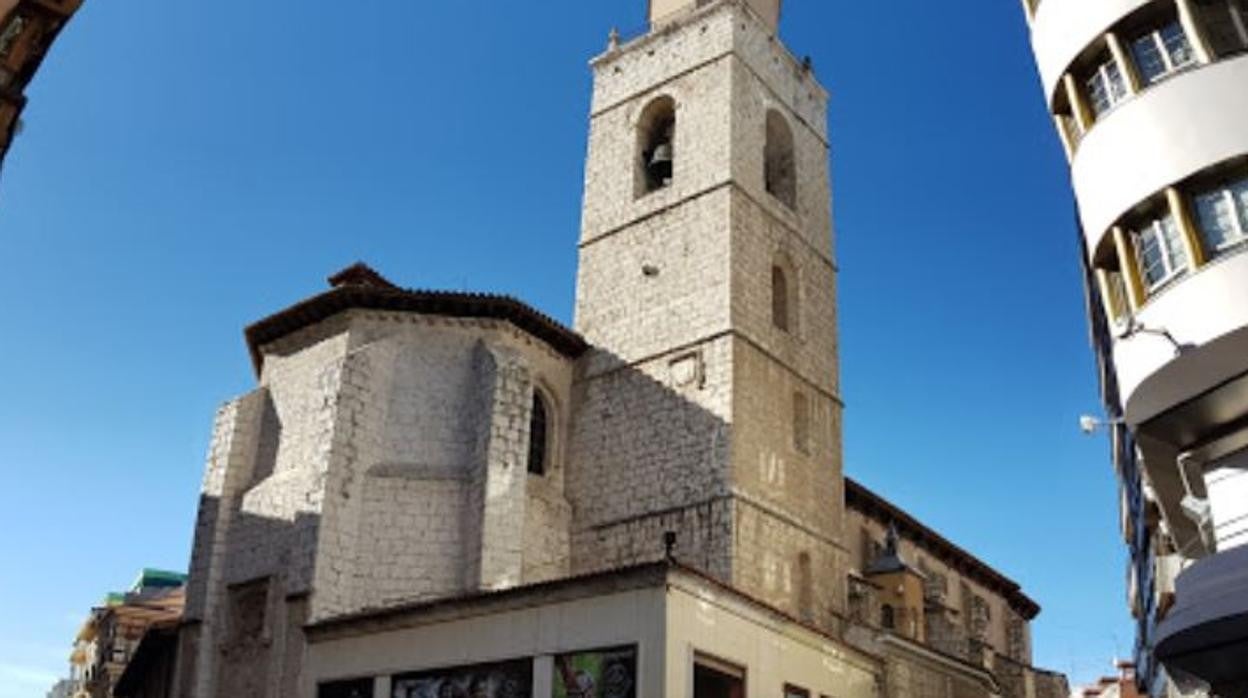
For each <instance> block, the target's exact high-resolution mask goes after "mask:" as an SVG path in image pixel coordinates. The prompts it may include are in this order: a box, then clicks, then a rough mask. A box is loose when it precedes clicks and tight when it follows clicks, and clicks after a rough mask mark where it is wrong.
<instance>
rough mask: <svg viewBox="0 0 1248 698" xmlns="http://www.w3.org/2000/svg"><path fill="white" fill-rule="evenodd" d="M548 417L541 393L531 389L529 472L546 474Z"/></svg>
mask: <svg viewBox="0 0 1248 698" xmlns="http://www.w3.org/2000/svg"><path fill="white" fill-rule="evenodd" d="M549 419H550V415H549V413H548V411H547V409H546V400H545V399H544V398H542V394H541V393H540V392H538V391H536V390H534V391H533V411H532V413H531V414H530V415H529V468H528V469H529V473H531V474H533V475H545V474H546V465H547V463H546V460H547V457H548V455H549V448H548V447H549V438H550V436H549V433H548V431H549Z"/></svg>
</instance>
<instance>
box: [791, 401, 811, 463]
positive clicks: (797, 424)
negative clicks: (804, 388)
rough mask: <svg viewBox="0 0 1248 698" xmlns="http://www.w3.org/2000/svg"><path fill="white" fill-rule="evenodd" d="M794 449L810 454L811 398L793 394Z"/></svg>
mask: <svg viewBox="0 0 1248 698" xmlns="http://www.w3.org/2000/svg"><path fill="white" fill-rule="evenodd" d="M793 448H795V449H797V451H798V453H810V398H808V397H806V394H805V393H800V392H799V393H793Z"/></svg>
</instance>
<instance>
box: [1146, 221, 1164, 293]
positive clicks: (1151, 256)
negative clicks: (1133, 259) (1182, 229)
mask: <svg viewBox="0 0 1248 698" xmlns="http://www.w3.org/2000/svg"><path fill="white" fill-rule="evenodd" d="M1162 255H1163V253H1162V247H1161V239H1160V238H1159V237H1158V236H1157V232H1156V231H1155V230H1154V229H1153V228H1152V227H1149V228H1145V229H1144V231H1143V232H1142V233H1140V266H1141V267H1142V271H1143V272H1144V279H1145V280H1146V281H1147V282H1148V285H1149V286H1150V287H1152V286H1156V285H1157V284H1160V283H1161V282H1162V281H1164V280H1165V278H1166V260H1165V259H1164V258H1163V256H1162Z"/></svg>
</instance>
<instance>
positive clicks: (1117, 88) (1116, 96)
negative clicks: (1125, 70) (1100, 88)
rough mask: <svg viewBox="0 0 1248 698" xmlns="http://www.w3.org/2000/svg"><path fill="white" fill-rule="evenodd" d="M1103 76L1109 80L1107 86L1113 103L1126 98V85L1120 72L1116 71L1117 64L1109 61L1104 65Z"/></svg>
mask: <svg viewBox="0 0 1248 698" xmlns="http://www.w3.org/2000/svg"><path fill="white" fill-rule="evenodd" d="M1105 74H1106V75H1107V76H1108V78H1109V86H1110V90H1111V92H1112V94H1113V103H1114V104H1117V103H1118V102H1121V101H1122V99H1123V98H1124V97H1126V96H1127V83H1126V81H1125V80H1123V79H1122V71H1121V70H1118V64H1117V63H1116V62H1114V61H1110V62H1108V63H1106V64H1105Z"/></svg>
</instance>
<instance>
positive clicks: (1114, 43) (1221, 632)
mask: <svg viewBox="0 0 1248 698" xmlns="http://www.w3.org/2000/svg"><path fill="white" fill-rule="evenodd" d="M1024 6H1025V10H1026V12H1027V17H1028V21H1029V22H1030V26H1031V37H1032V45H1033V48H1034V50H1035V57H1036V62H1037V65H1038V67H1039V70H1040V76H1041V82H1042V83H1043V87H1044V96H1045V99H1046V101H1047V104H1048V107H1049V111H1050V112H1051V114H1052V115H1053V123H1054V126H1055V128H1056V130H1057V133H1058V136H1059V137H1060V138H1061V141H1062V144H1063V146H1064V148H1065V151H1066V154H1067V156H1068V158H1069V161H1070V168H1071V179H1072V181H1073V185H1074V190H1075V195H1076V198H1077V200H1078V204H1079V211H1080V213H1079V219H1080V220H1079V222H1080V225H1081V227H1082V230H1083V236H1082V242H1083V251H1084V253H1085V258H1086V259H1085V262H1086V265H1087V269H1088V271H1089V274H1088V276H1089V281H1090V284H1089V286H1090V291H1091V293H1090V296H1091V297H1092V298H1094V299H1096V300H1097V301H1098V303H1097V306H1098V307H1093V308H1092V312H1093V316H1094V326H1097V325H1098V322H1096V321H1097V320H1098V319H1099V320H1102V321H1103V322H1101V323H1099V326H1100V327H1101V329H1102V330H1103V331H1102V332H1100V333H1098V334H1099V335H1100V336H1101V341H1100V344H1101V346H1099V347H1098V350H1099V352H1100V355H1101V358H1102V359H1103V361H1102V366H1103V367H1104V368H1106V371H1105V375H1103V384H1104V385H1105V386H1106V388H1107V389H1106V391H1105V392H1106V396H1107V398H1109V399H1107V403H1109V408H1110V412H1111V416H1112V417H1114V420H1113V423H1114V427H1115V429H1114V433H1115V437H1116V438H1115V454H1116V455H1115V460H1116V461H1117V463H1116V465H1117V466H1118V469H1119V474H1120V475H1121V476H1123V479H1124V483H1123V484H1124V487H1123V493H1124V497H1123V498H1124V512H1125V514H1124V533H1125V534H1126V536H1127V539H1128V543H1129V544H1130V545H1131V547H1132V549H1133V552H1134V553H1135V554H1134V556H1133V557H1134V564H1133V566H1132V572H1131V575H1130V578H1129V586H1130V593H1131V600H1130V603H1131V606H1132V609H1133V610H1134V611H1135V612H1136V614H1137V618H1139V619H1140V621H1141V638H1140V651H1141V655H1142V657H1141V659H1143V660H1145V665H1146V666H1149V665H1151V662H1152V661H1154V660H1156V661H1158V662H1160V664H1161V665H1164V668H1165V671H1166V673H1168V674H1169V675H1170V677H1171V678H1173V679H1175V681H1177V682H1178V684H1179V685H1182V686H1195V685H1201V684H1204V685H1205V686H1207V687H1210V688H1211V689H1212V690H1213V691H1214V692H1216V693H1220V694H1222V695H1227V696H1231V695H1233V696H1243V695H1248V662H1246V661H1244V659H1245V658H1248V254H1245V252H1248V0H1096V1H1095V2H1093V1H1091V0H1024ZM1124 444H1127V445H1129V447H1126V448H1124V447H1123V445H1124ZM1124 461H1132V462H1131V463H1130V464H1127V463H1124ZM1135 465H1138V466H1139V467H1138V469H1137V468H1136V467H1135ZM1128 466H1130V467H1128ZM1137 472H1138V475H1137V474H1136V473H1137ZM1131 480H1134V481H1131ZM1132 492H1138V493H1139V494H1140V496H1139V497H1138V500H1139V501H1136V502H1134V503H1133V502H1132V501H1131V500H1132V497H1131V496H1130V494H1131V493H1132ZM1140 529H1143V530H1140ZM1176 576H1177V580H1175V577H1176ZM1172 580H1174V582H1175V583H1174V584H1172V583H1171V582H1172ZM1157 676H1162V675H1161V674H1157V673H1152V675H1151V676H1150V672H1141V680H1142V681H1143V682H1144V683H1150V679H1152V678H1154V677H1157ZM1163 679H1164V676H1163ZM1152 683H1154V685H1153V686H1150V687H1149V688H1151V689H1153V694H1154V695H1156V691H1157V687H1158V686H1160V685H1162V684H1163V681H1162V680H1157V681H1154V682H1152Z"/></svg>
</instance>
